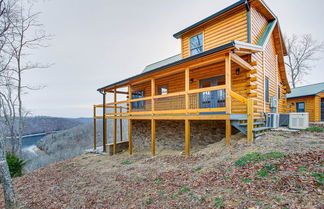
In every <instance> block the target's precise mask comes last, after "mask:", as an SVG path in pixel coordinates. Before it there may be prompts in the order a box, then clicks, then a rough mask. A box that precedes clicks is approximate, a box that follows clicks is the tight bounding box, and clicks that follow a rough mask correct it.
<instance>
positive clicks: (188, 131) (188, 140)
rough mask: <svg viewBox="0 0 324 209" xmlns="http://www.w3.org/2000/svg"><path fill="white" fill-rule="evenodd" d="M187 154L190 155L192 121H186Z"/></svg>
mask: <svg viewBox="0 0 324 209" xmlns="http://www.w3.org/2000/svg"><path fill="white" fill-rule="evenodd" d="M185 154H186V155H190V120H185Z"/></svg>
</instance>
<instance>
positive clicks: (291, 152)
mask: <svg viewBox="0 0 324 209" xmlns="http://www.w3.org/2000/svg"><path fill="white" fill-rule="evenodd" d="M233 138H234V139H233V140H232V145H231V146H230V147H227V146H225V145H224V144H225V142H224V140H223V141H221V142H218V143H215V144H211V145H209V146H208V147H206V148H204V149H202V150H195V149H194V152H193V154H192V155H191V156H190V157H185V156H181V154H180V153H179V152H176V151H172V150H158V151H157V156H156V157H151V156H150V152H149V150H148V151H146V152H143V151H142V152H138V151H137V152H136V150H135V152H134V155H133V156H129V155H128V154H127V152H125V153H122V154H118V155H115V156H112V157H110V156H107V155H98V154H84V155H81V156H78V157H76V158H74V159H70V160H67V161H62V162H59V163H56V164H53V165H51V166H49V167H46V168H42V169H39V170H37V171H34V172H32V173H30V174H27V175H25V176H23V177H20V178H16V179H14V185H15V188H16V193H17V195H18V200H19V201H20V202H21V207H22V208H251V207H254V208H323V207H324V203H323V177H324V176H323V175H324V174H323V171H324V167H323V162H324V152H323V150H324V133H309V132H271V133H268V134H267V135H265V136H263V137H262V138H260V139H258V140H257V141H256V143H255V144H253V145H251V146H249V145H247V144H246V143H245V140H244V139H243V138H242V136H241V135H240V134H238V135H236V136H234V137H233ZM0 193H1V191H0ZM1 201H2V199H1ZM1 207H3V202H0V208H1Z"/></svg>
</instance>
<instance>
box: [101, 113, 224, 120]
mask: <svg viewBox="0 0 324 209" xmlns="http://www.w3.org/2000/svg"><path fill="white" fill-rule="evenodd" d="M106 118H107V119H115V118H116V119H120V118H122V119H127V120H152V119H155V120H186V119H188V120H226V119H229V118H230V115H227V114H226V115H225V114H222V115H198V114H197V115H153V116H152V115H138V116H123V117H119V116H106ZM97 119H102V117H97Z"/></svg>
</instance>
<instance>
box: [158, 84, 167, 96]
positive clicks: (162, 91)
mask: <svg viewBox="0 0 324 209" xmlns="http://www.w3.org/2000/svg"><path fill="white" fill-rule="evenodd" d="M165 94H168V87H167V86H161V87H159V95H165Z"/></svg>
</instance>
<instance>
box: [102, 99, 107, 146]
mask: <svg viewBox="0 0 324 209" xmlns="http://www.w3.org/2000/svg"><path fill="white" fill-rule="evenodd" d="M102 96H103V108H102V110H103V111H102V113H103V116H102V118H103V120H102V126H103V127H102V146H103V152H107V119H106V117H105V115H106V107H105V104H106V93H103V94H102Z"/></svg>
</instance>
